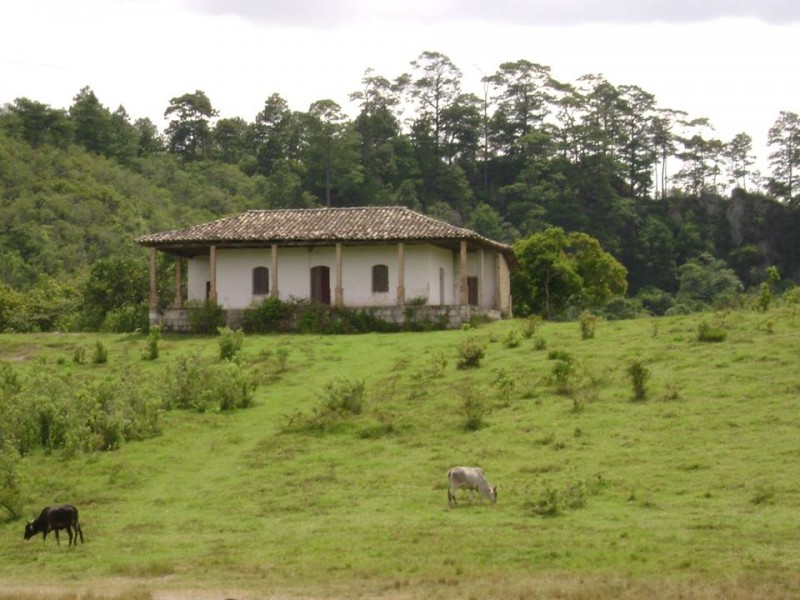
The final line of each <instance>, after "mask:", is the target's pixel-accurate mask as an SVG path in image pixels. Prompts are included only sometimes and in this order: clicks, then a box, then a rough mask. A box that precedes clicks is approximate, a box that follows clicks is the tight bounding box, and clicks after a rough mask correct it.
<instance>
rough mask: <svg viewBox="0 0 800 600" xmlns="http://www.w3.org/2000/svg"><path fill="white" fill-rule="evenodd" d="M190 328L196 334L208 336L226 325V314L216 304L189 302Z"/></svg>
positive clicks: (207, 301) (208, 301)
mask: <svg viewBox="0 0 800 600" xmlns="http://www.w3.org/2000/svg"><path fill="white" fill-rule="evenodd" d="M187 310H188V313H189V328H190V329H191V330H192V331H193V332H195V333H201V334H204V335H208V334H211V333H214V332H215V331H216V330H217V329H218V328H219V327H222V326H223V325H225V312H224V311H223V310H222V307H221V306H220V305H218V304H217V303H216V302H211V301H210V300H206V301H204V302H196V301H195V302H189V303H188V305H187Z"/></svg>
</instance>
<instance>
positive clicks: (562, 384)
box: [550, 359, 575, 394]
mask: <svg viewBox="0 0 800 600" xmlns="http://www.w3.org/2000/svg"><path fill="white" fill-rule="evenodd" d="M574 374H575V366H574V365H573V363H572V360H562V359H559V360H556V361H555V363H554V364H553V369H552V371H551V373H550V382H551V384H553V385H554V386H555V388H556V392H557V393H559V394H569V393H571V392H572V376H573V375H574Z"/></svg>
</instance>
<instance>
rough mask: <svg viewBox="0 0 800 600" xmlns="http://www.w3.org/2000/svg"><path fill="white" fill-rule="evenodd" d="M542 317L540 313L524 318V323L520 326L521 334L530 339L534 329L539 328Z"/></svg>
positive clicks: (534, 331)
mask: <svg viewBox="0 0 800 600" xmlns="http://www.w3.org/2000/svg"><path fill="white" fill-rule="evenodd" d="M543 321H544V319H542V316H541V315H531V316H530V317H528V318H527V319H525V325H524V326H523V328H522V336H523V337H524V338H525V339H530V338H531V337H533V335H534V334H535V333H536V330H537V329H539V327H540V326H541V324H542V322H543Z"/></svg>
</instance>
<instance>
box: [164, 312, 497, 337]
mask: <svg viewBox="0 0 800 600" xmlns="http://www.w3.org/2000/svg"><path fill="white" fill-rule="evenodd" d="M352 309H353V310H368V311H369V312H370V313H371V314H372V315H373V316H374V317H375V318H377V319H380V320H382V321H386V322H388V323H395V324H397V325H403V324H405V323H406V322H409V321H419V322H431V323H437V324H439V323H441V324H442V325H443V326H444V327H445V328H446V329H457V328H459V327H461V325H462V324H464V323H467V322H469V321H470V320H471V319H473V318H476V317H483V318H487V319H490V320H493V321H496V320H499V319H502V318H503V315H502V314H501V313H500V311H499V310H495V309H487V308H478V307H477V306H460V305H453V306H428V305H422V306H416V305H406V306H372V307H369V306H365V307H357V308H356V307H352ZM224 314H225V322H226V324H227V325H228V327H230V328H231V329H239V328H240V327H241V326H242V317H243V315H244V310H243V309H228V310H225V311H224ZM150 325H161V328H162V329H163V330H164V331H171V332H176V333H177V332H182V333H189V332H190V331H191V328H190V321H189V310H188V309H185V308H168V309H165V310H164V311H163V312H162V313H151V314H150Z"/></svg>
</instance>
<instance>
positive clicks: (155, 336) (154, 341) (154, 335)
mask: <svg viewBox="0 0 800 600" xmlns="http://www.w3.org/2000/svg"><path fill="white" fill-rule="evenodd" d="M160 339H161V327H159V326H158V325H154V326H153V327H151V328H150V333H149V334H148V336H147V353H146V354H145V356H144V357H145V359H146V360H155V359H157V358H158V353H159V349H158V342H159V340H160Z"/></svg>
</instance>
